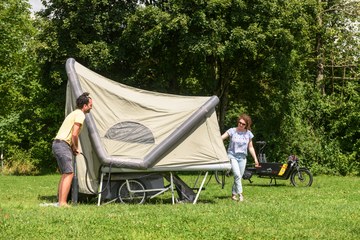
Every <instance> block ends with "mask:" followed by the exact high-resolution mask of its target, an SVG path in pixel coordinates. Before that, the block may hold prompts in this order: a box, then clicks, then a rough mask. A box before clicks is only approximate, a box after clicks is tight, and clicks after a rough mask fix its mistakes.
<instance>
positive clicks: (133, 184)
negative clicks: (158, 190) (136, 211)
mask: <svg viewBox="0 0 360 240" xmlns="http://www.w3.org/2000/svg"><path fill="white" fill-rule="evenodd" d="M128 182H129V187H130V190H131V191H129V189H128V186H127V183H126V181H125V182H123V183H122V184H121V185H120V187H119V191H118V198H119V200H120V202H121V203H127V204H142V203H143V202H144V201H145V197H146V194H145V192H141V191H143V190H145V188H144V185H142V183H141V182H139V181H137V180H128ZM132 191H139V192H132Z"/></svg>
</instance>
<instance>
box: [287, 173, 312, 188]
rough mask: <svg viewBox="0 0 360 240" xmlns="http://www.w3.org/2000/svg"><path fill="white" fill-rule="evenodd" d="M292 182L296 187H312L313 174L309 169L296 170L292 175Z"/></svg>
mask: <svg viewBox="0 0 360 240" xmlns="http://www.w3.org/2000/svg"><path fill="white" fill-rule="evenodd" d="M290 181H291V184H292V185H293V186H295V187H310V186H311V184H312V182H313V176H312V174H311V172H310V171H309V170H307V169H299V170H295V171H294V172H293V173H292V174H291V177H290Z"/></svg>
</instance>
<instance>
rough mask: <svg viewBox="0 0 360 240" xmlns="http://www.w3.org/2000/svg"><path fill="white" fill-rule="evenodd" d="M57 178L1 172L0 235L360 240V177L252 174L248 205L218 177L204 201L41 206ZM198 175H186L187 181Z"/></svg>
mask: <svg viewBox="0 0 360 240" xmlns="http://www.w3.org/2000/svg"><path fill="white" fill-rule="evenodd" d="M59 178H60V176H59V175H46V176H35V177H33V176H26V177H23V176H0V190H1V191H0V239H68V238H70V239H75V238H76V239H336V240H340V239H360V178H359V177H334V176H315V177H314V183H313V185H312V186H311V187H309V188H295V187H293V186H291V185H290V181H288V180H287V181H283V180H279V181H278V182H277V183H278V185H277V186H269V185H268V183H269V180H268V179H260V178H257V177H253V180H254V183H252V184H250V183H249V182H248V181H243V183H244V196H245V201H244V202H234V201H232V200H231V199H230V194H231V183H230V182H231V180H232V178H228V179H227V184H226V185H225V188H224V189H221V187H220V185H218V184H217V183H216V182H215V179H214V178H212V179H211V181H210V182H209V183H208V184H207V186H206V190H205V191H203V192H202V193H201V195H200V198H199V200H198V203H197V204H196V205H193V204H175V205H172V204H171V195H170V193H165V194H163V195H161V196H159V197H156V198H155V199H152V200H151V201H150V202H149V201H147V202H146V203H145V204H143V205H124V204H118V203H114V204H108V205H102V206H100V207H98V206H97V205H96V203H95V202H93V203H82V204H78V205H77V206H73V207H71V208H55V207H40V206H39V204H40V203H43V202H51V201H52V200H54V199H55V197H56V190H57V183H58V180H59ZM195 178H196V176H186V177H185V178H184V180H185V181H186V182H188V183H189V181H190V182H191V181H193V179H195Z"/></svg>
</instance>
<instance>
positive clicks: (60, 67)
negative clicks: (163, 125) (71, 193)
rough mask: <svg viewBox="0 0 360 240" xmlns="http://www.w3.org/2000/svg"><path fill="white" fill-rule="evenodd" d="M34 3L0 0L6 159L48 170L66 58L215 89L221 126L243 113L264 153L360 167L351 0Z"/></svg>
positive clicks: (322, 168)
mask: <svg viewBox="0 0 360 240" xmlns="http://www.w3.org/2000/svg"><path fill="white" fill-rule="evenodd" d="M44 4H45V6H46V9H45V10H44V11H42V12H40V13H38V14H37V15H36V19H32V18H30V12H29V10H28V8H29V5H28V3H27V1H25V0H22V1H17V0H8V1H5V2H2V3H1V4H0V56H1V59H0V101H1V103H2V107H1V108H0V131H1V135H0V145H1V146H4V149H5V153H6V154H5V156H6V157H12V156H11V154H12V153H15V149H19V150H16V151H23V152H27V153H28V154H29V156H31V158H34V159H38V160H36V161H35V162H36V164H35V165H36V167H39V169H40V170H41V172H45V171H54V169H55V168H56V162H55V160H54V159H53V157H52V154H51V150H50V148H51V139H52V138H53V137H54V135H55V134H56V131H57V129H58V127H59V126H60V124H61V122H62V120H63V118H64V115H63V112H64V110H63V109H64V107H63V106H64V105H65V89H66V80H67V77H66V72H65V61H66V59H67V58H69V57H73V58H75V59H76V60H77V61H78V62H80V63H81V64H83V65H85V66H86V67H88V68H90V69H92V70H95V71H96V72H98V73H99V74H102V75H104V76H106V77H109V78H111V79H114V80H118V81H121V82H123V83H125V84H128V85H131V86H135V87H139V88H143V89H148V90H153V91H159V92H168V93H175V94H182V95H217V96H218V97H219V98H220V104H219V106H218V109H217V112H218V117H219V123H220V128H221V129H222V131H224V130H226V129H227V128H229V127H232V126H233V125H234V124H233V123H234V121H235V119H236V118H237V116H238V115H239V114H240V113H242V112H246V113H248V114H249V115H250V116H251V117H252V118H253V121H254V125H253V132H254V134H255V139H256V140H265V141H267V142H268V145H267V149H266V150H267V155H268V156H269V159H270V160H273V161H282V160H283V161H285V159H286V158H287V156H288V155H289V154H297V155H299V157H300V158H301V159H302V161H303V162H304V163H305V164H306V165H308V166H311V167H312V168H314V169H316V171H317V172H319V173H332V174H341V175H347V174H358V173H359V168H360V167H359V164H358V160H359V158H360V157H359V150H358V149H359V148H360V142H359V139H360V136H359V135H360V134H359V131H360V130H359V129H360V127H359V122H360V121H359V119H360V111H359V107H358V106H359V101H360V100H359V84H358V81H357V79H358V78H359V67H358V66H359V64H358V61H359V59H360V58H359V51H358V49H359V47H360V43H359V37H358V36H359V31H358V30H356V27H357V26H358V25H356V23H358V22H359V16H360V14H358V13H359V11H360V6H359V3H358V2H357V1H345V2H343V1H340V0H335V1H317V0H306V1H300V0H295V1H283V0H266V1H265V0H255V1H254V0H251V1H250V0H241V1H240V0H235V1H234V0H208V1H203V0H186V1H179V0H169V1H136V0H129V1H117V0H102V1H93V0H79V1H68V0H50V1H45V2H44ZM39 66H40V68H39ZM343 75H345V77H346V78H343V79H342V80H341V81H340V80H337V79H338V77H339V76H340V77H343ZM319 89H321V91H320V92H319ZM4 103H5V104H4ZM39 133H41V134H39ZM19 159H20V158H19Z"/></svg>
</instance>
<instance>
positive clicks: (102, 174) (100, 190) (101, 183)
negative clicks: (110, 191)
mask: <svg viewBox="0 0 360 240" xmlns="http://www.w3.org/2000/svg"><path fill="white" fill-rule="evenodd" d="M103 180H104V173H101V176H100V186H99V194H98V206H100V203H101V192H102V185H103Z"/></svg>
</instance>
